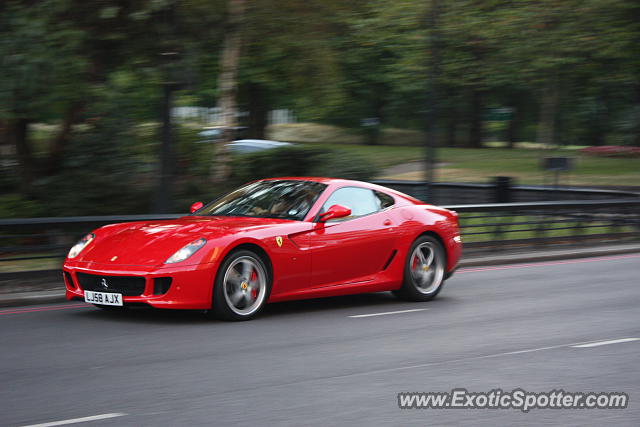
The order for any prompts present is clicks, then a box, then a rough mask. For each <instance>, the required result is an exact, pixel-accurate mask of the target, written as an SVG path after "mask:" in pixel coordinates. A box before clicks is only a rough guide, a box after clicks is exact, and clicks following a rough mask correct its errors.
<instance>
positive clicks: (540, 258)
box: [0, 245, 640, 307]
mask: <svg viewBox="0 0 640 427" xmlns="http://www.w3.org/2000/svg"><path fill="white" fill-rule="evenodd" d="M632 253H640V245H625V246H624V247H611V246H608V247H603V248H587V249H579V250H576V249H561V250H553V251H546V252H544V253H531V252H528V253H521V254H511V255H501V254H491V255H483V256H475V257H468V258H465V257H464V256H463V259H462V261H460V264H459V267H460V268H466V267H482V266H491V265H507V264H524V263H534V262H545V261H559V260H566V259H577V258H593V257H602V256H612V255H625V254H632ZM66 300H67V299H66V298H65V291H64V289H56V290H50V291H35V292H16V293H8V294H0V307H15V306H23V305H36V304H48V303H59V302H64V301H66Z"/></svg>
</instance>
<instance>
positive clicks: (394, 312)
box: [348, 308, 428, 319]
mask: <svg viewBox="0 0 640 427" xmlns="http://www.w3.org/2000/svg"><path fill="white" fill-rule="evenodd" d="M425 310H428V309H427V308H414V309H412V310H398V311H385V312H384V313H370V314H356V315H354V316H348V317H351V318H352V319H355V318H358V317H373V316H386V315H387V314H401V313H413V312H414V311H425Z"/></svg>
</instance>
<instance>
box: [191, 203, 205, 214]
mask: <svg viewBox="0 0 640 427" xmlns="http://www.w3.org/2000/svg"><path fill="white" fill-rule="evenodd" d="M203 206H204V203H202V202H195V203H194V204H192V205H191V209H189V211H190V212H191V213H194V212H195V211H198V210H200V209H202V207H203Z"/></svg>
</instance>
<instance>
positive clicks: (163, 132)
mask: <svg viewBox="0 0 640 427" xmlns="http://www.w3.org/2000/svg"><path fill="white" fill-rule="evenodd" d="M174 89H175V86H174V84H172V83H171V82H165V83H164V84H163V99H162V114H161V116H162V127H161V129H160V139H161V141H160V163H159V165H158V166H159V168H158V169H159V170H158V178H159V179H158V183H157V187H156V193H155V197H154V202H153V211H154V212H156V213H169V212H171V211H172V209H173V206H172V200H173V197H172V196H173V191H172V189H173V186H172V183H173V169H174V157H173V147H172V145H173V144H172V142H173V125H172V123H171V105H172V98H173V91H174Z"/></svg>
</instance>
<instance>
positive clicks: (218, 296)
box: [212, 250, 271, 320]
mask: <svg viewBox="0 0 640 427" xmlns="http://www.w3.org/2000/svg"><path fill="white" fill-rule="evenodd" d="M270 290H271V278H270V276H269V270H268V269H267V266H266V265H265V263H264V261H262V259H261V258H260V256H258V255H257V254H256V253H255V252H252V251H249V250H239V251H236V252H233V253H232V254H231V255H229V256H228V257H227V259H225V260H224V262H223V263H222V265H221V266H220V269H219V270H218V274H217V276H216V282H215V286H214V289H213V307H212V308H213V310H212V311H213V315H214V316H215V317H217V318H219V319H223V320H249V319H252V318H254V317H255V316H256V315H257V314H258V313H259V312H260V310H262V308H263V307H264V305H265V304H266V302H267V298H268V296H269V292H270Z"/></svg>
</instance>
